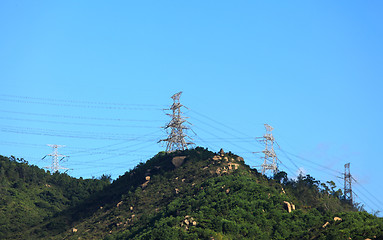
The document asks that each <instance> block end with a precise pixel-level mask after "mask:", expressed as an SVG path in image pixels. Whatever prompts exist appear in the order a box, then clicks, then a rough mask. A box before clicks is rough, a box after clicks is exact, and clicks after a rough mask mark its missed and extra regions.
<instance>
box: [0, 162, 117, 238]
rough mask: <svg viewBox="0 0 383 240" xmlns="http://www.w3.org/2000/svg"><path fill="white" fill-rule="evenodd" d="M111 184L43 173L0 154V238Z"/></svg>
mask: <svg viewBox="0 0 383 240" xmlns="http://www.w3.org/2000/svg"><path fill="white" fill-rule="evenodd" d="M109 184H110V179H108V177H106V176H104V177H103V180H97V179H86V180H83V179H75V178H73V177H70V176H69V175H67V174H60V173H57V172H56V173H53V174H50V173H49V172H45V171H44V170H43V169H40V168H38V167H37V166H30V165H28V162H26V161H25V160H24V159H17V158H15V157H10V158H7V157H4V156H0V239H4V238H15V237H16V236H18V235H19V234H20V233H22V232H24V231H26V230H27V229H30V228H31V227H33V226H36V225H38V224H40V223H42V222H43V220H44V219H45V220H46V219H49V218H51V217H53V216H54V215H55V214H57V213H59V212H61V211H63V210H64V209H66V208H68V207H70V206H75V205H77V204H79V203H81V201H83V200H84V199H86V198H88V197H89V196H91V195H92V194H94V193H95V192H98V191H100V190H101V189H103V188H104V187H105V186H106V185H109Z"/></svg>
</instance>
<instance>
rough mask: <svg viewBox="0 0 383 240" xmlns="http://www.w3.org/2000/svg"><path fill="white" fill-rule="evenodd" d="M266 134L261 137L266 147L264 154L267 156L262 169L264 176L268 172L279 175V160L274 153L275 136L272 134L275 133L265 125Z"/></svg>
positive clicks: (264, 158)
mask: <svg viewBox="0 0 383 240" xmlns="http://www.w3.org/2000/svg"><path fill="white" fill-rule="evenodd" d="M265 128H266V133H265V135H263V137H260V139H261V140H259V141H262V142H263V144H264V145H265V149H264V150H263V151H262V153H263V154H265V155H264V156H263V157H262V158H263V164H262V165H261V167H262V170H261V172H262V174H263V175H264V174H265V173H266V171H268V170H271V171H273V172H274V174H276V173H278V158H277V155H276V154H275V151H274V136H273V134H272V133H271V132H272V131H273V128H272V127H271V126H270V125H268V124H265Z"/></svg>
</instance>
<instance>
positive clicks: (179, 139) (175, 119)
mask: <svg viewBox="0 0 383 240" xmlns="http://www.w3.org/2000/svg"><path fill="white" fill-rule="evenodd" d="M181 94H182V92H179V93H176V94H174V95H173V96H172V99H173V104H172V105H171V107H170V109H165V110H172V113H167V114H166V115H168V116H170V117H171V118H172V120H170V122H169V123H168V124H167V125H166V126H165V127H164V128H165V129H166V130H168V129H170V133H169V135H168V138H166V139H163V140H160V141H159V142H162V141H164V142H167V144H166V152H174V151H177V150H185V149H188V146H189V145H193V144H194V143H193V142H191V141H190V142H187V141H186V140H185V139H190V140H192V139H191V138H190V137H188V136H187V135H186V134H185V133H184V130H187V129H189V128H188V127H186V126H184V125H183V124H184V123H185V122H187V121H186V117H184V116H182V111H181V107H185V106H183V105H182V104H181V103H180V97H181ZM185 108H186V107H185Z"/></svg>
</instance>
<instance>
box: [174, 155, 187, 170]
mask: <svg viewBox="0 0 383 240" xmlns="http://www.w3.org/2000/svg"><path fill="white" fill-rule="evenodd" d="M185 158H186V156H176V157H173V159H172V163H173V165H174V166H175V167H176V168H179V167H180V166H181V165H182V164H183V163H184V161H185Z"/></svg>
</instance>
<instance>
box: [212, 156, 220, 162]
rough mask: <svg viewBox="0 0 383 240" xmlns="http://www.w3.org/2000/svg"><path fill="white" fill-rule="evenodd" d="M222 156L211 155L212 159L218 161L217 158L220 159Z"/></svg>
mask: <svg viewBox="0 0 383 240" xmlns="http://www.w3.org/2000/svg"><path fill="white" fill-rule="evenodd" d="M221 159H222V158H221V157H220V156H218V155H215V156H214V157H213V160H214V161H219V160H221Z"/></svg>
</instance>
